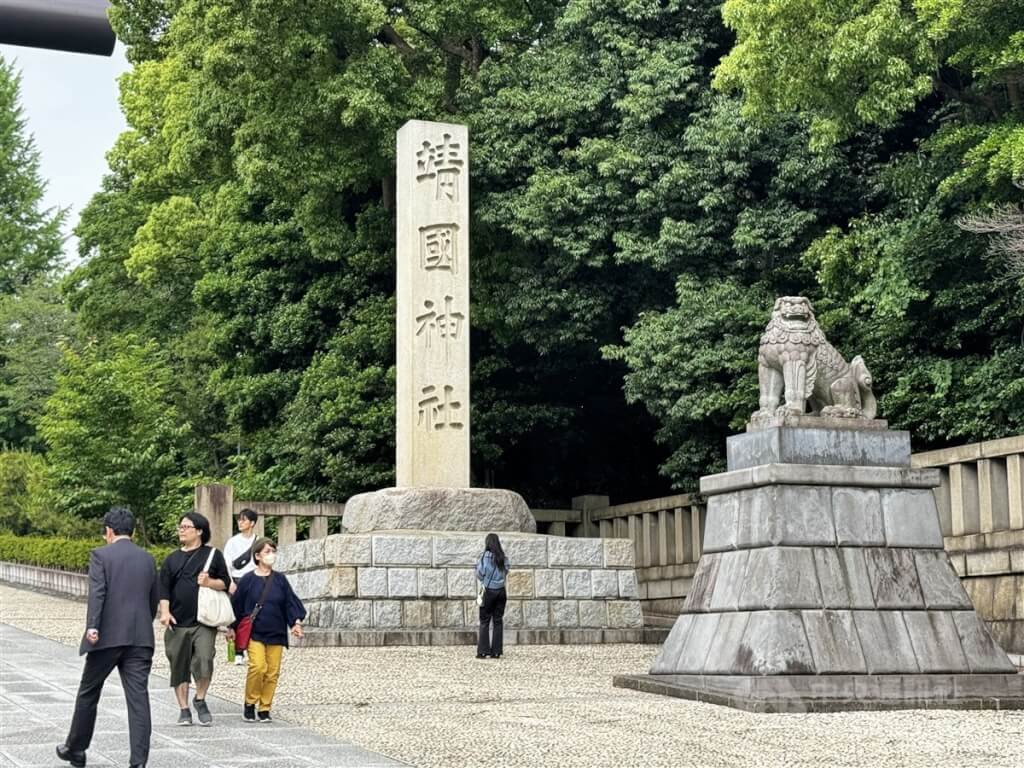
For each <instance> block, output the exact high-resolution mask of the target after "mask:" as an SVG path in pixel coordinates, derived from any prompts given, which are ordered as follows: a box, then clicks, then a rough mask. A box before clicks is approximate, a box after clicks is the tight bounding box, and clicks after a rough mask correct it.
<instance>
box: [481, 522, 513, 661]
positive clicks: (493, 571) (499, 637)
mask: <svg viewBox="0 0 1024 768" xmlns="http://www.w3.org/2000/svg"><path fill="white" fill-rule="evenodd" d="M508 567H509V564H508V558H507V557H506V556H505V550H503V549H502V548H501V541H499V539H498V534H496V533H488V534H487V538H486V539H484V551H483V553H482V554H481V555H480V559H479V560H477V563H476V577H477V579H479V580H480V590H481V591H480V593H479V594H478V596H477V600H476V601H477V604H478V605H479V606H480V635H479V637H478V639H477V643H476V657H477V658H478V659H486V658H488V657H490V658H492V659H500V658H501V651H502V644H503V640H504V637H503V635H504V622H505V603H506V602H507V601H508V596H507V594H506V593H505V577H506V576H507V575H508ZM492 624H493V630H494V631H493V633H492V632H491V626H492Z"/></svg>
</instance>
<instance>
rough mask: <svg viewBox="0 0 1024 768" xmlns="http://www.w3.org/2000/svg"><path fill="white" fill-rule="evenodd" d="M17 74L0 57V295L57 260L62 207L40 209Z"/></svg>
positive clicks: (36, 169)
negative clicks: (60, 208) (19, 97)
mask: <svg viewBox="0 0 1024 768" xmlns="http://www.w3.org/2000/svg"><path fill="white" fill-rule="evenodd" d="M19 84H20V78H19V76H18V74H17V72H15V70H14V67H13V66H12V65H11V64H9V63H8V62H7V61H5V60H4V59H3V58H2V57H0V296H10V295H12V294H14V293H16V292H17V291H18V290H20V289H21V288H22V287H24V286H26V285H28V284H29V283H31V282H32V281H33V280H35V279H36V278H37V277H38V276H40V275H48V274H52V273H53V272H54V271H55V270H56V269H57V267H58V266H59V264H60V259H61V252H62V248H63V238H62V237H61V234H60V228H61V224H62V223H63V221H64V215H65V214H64V211H62V210H53V209H50V210H43V209H42V208H41V203H42V199H43V193H44V191H45V185H44V183H43V181H42V179H40V177H39V153H38V151H37V150H36V148H35V145H34V144H33V141H32V138H31V136H29V135H28V132H27V130H26V126H25V118H24V116H23V114H22V109H21V105H20V104H19V102H18V89H19Z"/></svg>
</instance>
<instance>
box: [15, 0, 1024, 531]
mask: <svg viewBox="0 0 1024 768" xmlns="http://www.w3.org/2000/svg"><path fill="white" fill-rule="evenodd" d="M1020 6H1021V4H1020V3H1016V2H1011V3H1005V2H1004V3H997V2H994V0H993V2H987V1H979V2H974V1H973V0H972V2H970V3H968V2H966V0H915V2H910V3H908V2H898V1H897V0H863V1H862V2H849V3H831V2H823V1H822V0H778V1H777V2H776V1H773V2H755V1H754V0H727V1H726V2H725V3H724V4H723V3H721V2H715V1H713V0H688V1H687V2H683V1H682V0H628V1H624V0H530V1H529V2H526V1H524V0H498V1H496V2H495V1H491V2H482V1H481V0H458V2H451V1H450V0H447V1H445V0H406V1H405V2H397V3H384V2H378V0H313V1H312V2H311V1H310V0H301V2H300V0H245V1H244V2H243V1H242V0H114V3H113V10H112V20H113V23H114V25H115V27H116V29H117V32H118V35H119V37H120V38H121V39H122V40H123V41H125V42H126V43H127V45H128V49H129V58H130V60H131V61H132V63H133V65H134V67H133V69H132V71H131V72H129V73H128V74H126V75H125V76H124V77H123V79H122V82H121V91H122V93H121V103H122V107H123V109H124V112H125V116H126V118H127V121H128V125H129V129H128V130H127V131H126V132H125V133H124V134H123V135H122V136H121V137H119V139H118V141H117V143H116V145H115V147H114V149H113V151H112V152H111V153H110V156H109V157H110V172H109V174H108V176H107V177H106V179H105V180H104V182H103V186H102V188H101V189H100V190H99V191H98V192H97V194H96V195H95V197H94V198H93V200H92V202H91V203H90V205H89V206H88V207H87V208H86V210H85V211H84V212H83V214H82V218H81V221H80V223H79V226H78V230H77V231H78V235H79V237H80V248H81V253H80V255H81V257H82V261H81V263H80V264H79V265H78V266H77V267H76V268H75V269H74V270H73V271H71V272H70V274H68V275H67V276H66V277H65V278H64V282H63V291H64V297H65V300H66V308H65V307H62V306H60V305H59V304H58V303H57V302H55V301H54V300H53V292H52V286H48V285H47V284H46V281H45V280H43V282H42V284H40V285H37V283H36V282H35V281H33V280H30V279H21V282H19V283H18V284H17V287H14V288H12V289H11V291H10V292H9V293H10V295H15V294H16V293H17V295H18V296H19V297H23V298H19V299H18V300H17V301H13V302H12V301H8V300H7V299H6V298H4V299H3V300H2V301H0V316H2V317H3V318H7V317H8V316H11V313H12V312H13V313H14V314H17V315H18V316H19V317H25V318H29V317H31V318H35V317H37V316H38V317H39V318H40V319H39V320H35V319H33V320H31V321H30V322H29V324H30V325H31V326H32V330H31V332H28V331H25V330H23V324H22V323H21V321H20V320H17V319H15V320H13V321H12V320H7V319H4V324H5V327H6V329H7V336H6V337H5V344H6V346H5V347H4V349H5V350H7V351H6V352H4V354H8V355H9V356H10V358H9V359H10V360H12V361H13V360H15V359H16V358H17V359H18V360H20V362H19V363H18V365H13V364H12V365H9V366H7V368H6V369H5V373H4V377H3V378H2V379H0V399H3V398H6V403H8V407H6V409H5V408H4V407H3V403H0V416H2V417H3V419H4V420H5V421H4V423H5V424H7V425H8V427H6V428H8V429H9V430H14V429H15V426H12V425H16V428H17V429H18V430H20V432H18V434H20V435H23V436H24V437H23V438H19V439H23V440H25V441H27V442H24V443H23V444H25V445H29V446H31V445H37V446H38V445H39V444H38V442H37V443H34V444H33V443H32V442H31V439H32V438H31V436H32V434H33V430H34V427H33V426H32V425H33V424H35V423H41V424H42V435H43V437H44V438H45V447H47V448H48V457H49V462H50V468H49V472H50V476H51V477H52V486H51V489H52V492H53V493H54V494H55V497H56V498H57V499H58V500H59V503H60V504H61V505H62V507H63V508H64V509H67V510H70V511H73V512H75V513H76V514H79V515H82V516H89V515H91V514H94V513H95V511H96V510H97V509H98V506H97V505H102V504H103V503H106V502H107V501H110V500H113V499H119V500H121V501H126V500H129V499H130V500H131V502H132V503H133V504H135V505H137V506H138V507H139V508H140V509H141V510H143V511H144V512H145V514H146V515H148V516H149V517H148V518H147V521H148V522H150V523H153V522H159V520H160V519H163V517H168V516H172V515H173V514H174V513H176V512H177V510H178V507H179V506H180V505H181V504H186V503H187V499H188V488H189V486H190V483H191V482H192V481H194V480H196V479H199V478H204V479H220V480H228V481H231V482H235V483H236V484H238V485H239V487H240V488H244V489H245V492H246V493H247V494H251V495H267V496H274V497H278V498H282V497H288V498H293V499H344V498H347V497H348V496H349V495H351V494H352V493H355V492H359V491H363V490H367V489H371V488H376V487H380V486H383V485H386V484H388V483H390V482H392V480H393V460H394V459H393V450H394V437H393V422H394V394H393V393H394V359H393V356H394V311H395V306H394V297H393V291H394V232H395V228H394V189H393V187H394V179H393V164H394V134H395V131H396V130H397V129H398V128H399V127H400V126H401V125H402V124H403V123H404V122H405V121H406V120H408V119H411V118H420V119H435V120H446V121H456V122H464V123H467V124H469V126H470V130H471V134H470V135H471V142H472V158H471V160H472V176H471V180H472V215H473V221H472V227H471V232H472V249H473V262H472V264H473V266H472V274H471V291H472V292H471V297H472V309H471V311H472V316H473V323H474V327H473V329H472V334H473V335H472V339H471V345H472V349H473V370H472V386H473V408H474V414H473V424H474V435H473V456H472V462H473V478H474V482H475V483H477V484H495V485H498V486H502V487H509V488H513V489H515V490H517V491H520V492H522V493H524V495H525V496H526V497H527V500H528V501H529V502H530V503H531V504H534V505H537V506H551V505H564V504H566V503H567V502H568V500H569V497H570V496H572V495H577V494H582V493H609V494H611V495H612V496H613V497H614V498H615V499H617V500H621V501H625V500H628V499H630V498H641V497H644V496H650V495H655V494H658V493H662V492H665V491H667V490H668V488H669V487H670V486H675V487H677V488H681V489H686V490H693V489H694V488H695V481H696V478H697V477H698V476H699V475H700V474H703V473H706V472H708V471H714V470H717V469H719V468H720V467H721V465H722V456H723V445H724V438H725V437H726V435H727V434H729V433H730V432H732V431H735V430H737V429H741V428H742V426H743V423H744V422H745V420H746V418H747V416H748V415H749V413H750V412H751V411H752V410H754V409H755V408H756V400H757V398H756V348H757V342H758V336H759V333H760V330H761V328H762V327H763V325H764V323H765V322H766V321H767V319H768V315H769V312H770V308H771V304H772V301H773V299H774V297H775V296H777V295H779V294H782V293H802V294H804V295H806V296H808V297H809V298H811V299H812V301H813V302H814V305H815V309H816V311H817V314H818V318H819V321H820V322H821V324H822V325H823V327H824V328H825V330H826V333H827V334H828V335H829V338H830V339H831V340H832V341H833V343H834V344H835V345H836V346H837V347H838V348H839V349H840V350H841V351H842V352H844V353H845V354H846V355H847V356H848V357H849V356H852V355H854V354H862V355H864V356H865V358H866V359H867V361H868V365H869V367H870V368H871V371H872V373H873V375H874V378H875V381H876V388H877V390H878V391H879V393H880V396H881V397H880V403H881V414H882V416H884V417H886V418H888V419H889V420H890V422H891V423H892V424H893V425H894V426H897V427H905V428H910V429H912V430H913V432H914V438H915V444H916V445H917V446H918V447H926V446H934V445H940V444H943V443H948V442H963V441H969V440H976V439H983V438H988V437H995V436H1000V435H1006V434H1014V433H1019V432H1021V431H1024V391H1022V390H1024V365H1022V364H1024V345H1022V341H1021V339H1022V338H1024V336H1022V329H1024V307H1022V305H1021V302H1020V300H1019V298H1018V297H1019V295H1020V287H1021V286H1020V280H1021V272H1020V270H1019V269H1015V268H1014V267H1013V263H1012V260H1011V261H1008V255H1007V254H1008V251H1007V249H1006V248H1002V249H1000V248H995V249H989V248H988V242H987V241H986V239H985V238H984V237H982V236H979V235H977V234H973V233H971V232H968V231H965V230H964V229H962V228H961V227H959V226H958V223H965V226H967V228H968V229H970V228H971V222H973V223H974V225H975V226H973V228H974V229H975V230H978V229H979V226H977V224H978V222H985V221H989V219H986V217H987V216H988V217H990V216H991V215H992V214H993V212H995V213H998V214H999V215H1001V216H1003V219H1001V221H1003V222H1004V224H1005V223H1006V222H1010V223H1011V224H1012V223H1013V222H1016V221H1017V218H1016V217H1017V216H1018V215H1019V214H1018V211H1019V208H1017V207H1016V206H1019V204H1020V201H1021V190H1020V189H1019V188H1018V187H1017V186H1015V185H1014V183H1015V182H1017V183H1020V182H1021V175H1022V172H1024V149H1022V147H1024V142H1022V136H1024V133H1022V122H1021V118H1022V104H1021V99H1020V89H1021V86H1022V77H1024V68H1022V58H1021V53H1020V51H1021V40H1022V35H1024V22H1022V21H1021V19H1022V18H1024V13H1021V11H1022V10H1024V8H1022V7H1020ZM716 86H717V88H716ZM0 90H2V89H0ZM12 103H13V102H12ZM8 111H10V109H9V110H8ZM13 121H14V122H12V123H9V124H10V125H17V117H16V116H15V118H13ZM4 125H5V123H4V122H3V119H2V118H0V136H2V135H3V126H4ZM19 130H20V128H17V129H16V130H15V133H17V132H18V131H19ZM2 163H3V160H2V156H0V178H3V176H2V173H3V171H2V169H3V165H2ZM30 176H31V174H30ZM28 187H31V185H28ZM28 187H26V188H28ZM33 188H34V189H38V188H39V183H38V181H36V182H35V187H33ZM4 194H8V193H7V192H4ZM2 199H3V198H2V196H0V200H2ZM16 199H19V200H20V199H22V198H16ZM24 199H27V200H33V199H37V198H32V197H31V195H29V196H28V197H27V198H24ZM29 207H30V209H31V210H33V211H35V213H34V214H33V215H36V216H37V217H38V216H42V218H37V219H35V220H33V221H35V223H31V222H30V223H29V226H28V227H27V229H26V228H23V229H24V231H25V232H40V233H41V232H45V231H49V230H47V227H49V228H50V230H53V231H55V229H53V227H54V226H55V225H54V224H53V221H54V219H53V218H52V214H46V215H44V214H39V213H38V211H37V209H32V208H31V206H29ZM47 215H48V216H50V218H46V216H47ZM964 217H968V218H969V220H966V219H965V218H964ZM985 226H987V225H984V226H981V227H980V229H982V230H984V229H985ZM33 227H35V229H33ZM19 237H23V239H24V238H28V237H29V236H28V235H19ZM29 240H31V238H29V239H28V240H25V242H29ZM43 242H45V238H44V241H43ZM0 245H2V243H0ZM58 250H59V249H58ZM35 252H36V251H34V250H33V249H32V248H28V247H23V248H22V249H21V251H19V253H21V254H22V255H21V256H17V258H16V259H14V261H11V263H12V264H14V263H18V264H22V265H24V264H29V263H37V264H41V265H42V266H39V267H35V268H34V269H35V270H36V271H35V272H33V273H32V274H36V273H39V272H40V270H41V271H42V272H46V271H47V270H50V271H52V268H51V265H52V263H53V259H52V253H51V252H50V251H46V249H45V248H43V249H42V250H40V251H39V253H51V257H48V258H49V260H47V259H45V258H44V259H43V260H42V261H38V260H37V261H36V262H32V258H34V257H33V256H32V254H34V253H35ZM4 253H5V258H7V255H6V254H7V253H8V252H7V251H5V252H4ZM53 253H55V252H53ZM12 258H14V257H12ZM17 259H21V261H17ZM1008 266H1009V267H1010V268H1007V267H1008ZM9 274H12V273H10V272H9ZM19 279H20V278H19ZM12 285H13V283H12ZM47 291H49V293H47ZM58 310H60V311H58ZM68 313H70V314H68ZM33 339H42V340H44V342H41V343H44V346H45V348H46V349H48V350H50V352H48V353H47V355H48V357H47V355H42V356H39V355H29V354H24V350H25V349H26V348H27V345H31V343H33V342H32V341H31V340H33ZM58 342H59V343H61V344H63V347H64V350H65V352H64V353H63V357H55V354H54V352H53V351H54V350H56V349H57V344H58ZM19 345H20V346H19ZM18 350H21V351H20V352H19V351H18ZM18 355H21V357H18ZM55 359H56V360H60V361H61V362H60V365H62V366H63V368H62V370H63V374H62V375H61V376H60V378H59V379H58V380H57V383H56V390H55V391H53V392H52V394H50V391H51V390H53V385H52V381H53V379H52V376H51V378H50V381H51V385H50V386H49V389H47V387H45V386H44V387H41V388H36V389H30V388H27V387H26V386H23V383H24V382H25V381H27V379H28V377H29V376H30V375H31V374H30V372H31V371H33V370H36V369H37V368H45V367H46V366H51V369H52V367H53V366H54V365H55V364H56V363H55V362H54V360H55ZM19 382H21V383H19ZM101 382H113V383H112V384H110V385H108V386H107V387H102V386H100V383H101ZM47 397H48V399H46V398H47ZM44 400H45V406H43V405H41V403H42V402H43V401H44ZM40 413H41V414H42V415H41V417H40V416H39V414H40ZM40 418H41V421H40ZM19 419H20V421H19ZM26 425H28V426H26ZM9 434H14V432H13V431H10V432H9ZM140 457H141V458H140ZM11 461H12V464H11V466H12V467H14V469H12V472H14V474H12V477H15V478H22V477H28V476H29V475H30V474H31V473H30V472H29V469H30V468H28V469H26V468H23V467H22V464H21V463H19V462H21V461H22V460H21V459H20V458H16V459H12V460H11ZM146 462H152V471H151V472H149V473H144V472H143V471H142V469H143V466H144V465H145V464H146ZM15 470H17V472H15ZM23 470H24V471H23ZM33 471H34V470H33ZM18 472H20V473H21V474H17V473H18ZM32 476H33V477H34V476H35V475H32ZM9 484H10V486H11V487H12V488H14V487H17V488H23V487H27V486H26V485H25V482H23V481H22V480H20V479H18V480H16V481H15V480H12V481H11V482H10V483H9ZM168 510H171V511H168ZM23 518H24V515H22V517H21V518H19V519H23Z"/></svg>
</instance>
